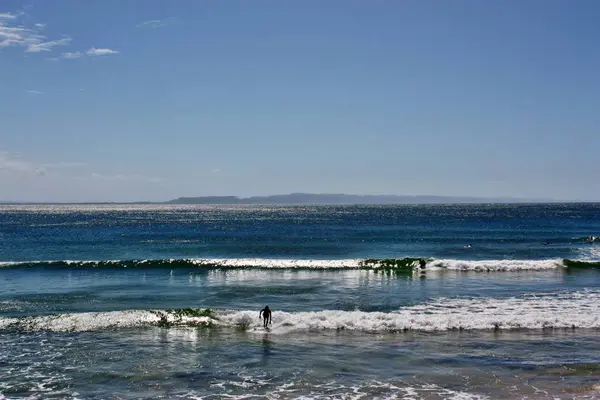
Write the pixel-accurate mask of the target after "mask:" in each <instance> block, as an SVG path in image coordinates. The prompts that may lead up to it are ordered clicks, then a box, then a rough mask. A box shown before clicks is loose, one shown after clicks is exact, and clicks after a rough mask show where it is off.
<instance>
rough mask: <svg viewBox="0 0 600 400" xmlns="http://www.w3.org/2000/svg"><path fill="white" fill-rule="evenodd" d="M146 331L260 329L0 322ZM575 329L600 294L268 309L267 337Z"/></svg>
mask: <svg viewBox="0 0 600 400" xmlns="http://www.w3.org/2000/svg"><path fill="white" fill-rule="evenodd" d="M151 326H155V327H163V328H170V327H177V326H191V327H203V328H208V329H237V330H244V331H249V332H259V333H260V332H264V330H263V328H262V326H261V321H260V320H259V319H258V311H256V310H208V309H179V310H124V311H108V312H94V313H66V314H56V315H50V316H32V317H22V318H3V317H0V331H30V332H31V331H33V332H36V331H53V332H80V331H96V330H104V329H118V328H140V327H151ZM578 328H581V329H598V328H600V291H597V290H596V291H592V290H583V291H577V292H563V293H558V294H529V295H522V296H518V297H511V298H505V299H495V298H438V299H435V300H432V301H428V302H425V303H422V304H417V305H412V306H407V307H402V308H400V309H399V310H397V311H394V312H364V311H339V310H322V311H314V312H282V311H277V310H274V313H273V321H272V325H271V326H270V332H271V333H273V334H286V333H295V332H300V333H303V332H304V333H306V332H318V331H332V330H333V331H342V330H348V331H359V332H368V333H385V332H408V331H423V332H443V331H455V330H516V329H578Z"/></svg>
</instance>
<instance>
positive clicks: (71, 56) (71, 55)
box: [60, 51, 83, 60]
mask: <svg viewBox="0 0 600 400" xmlns="http://www.w3.org/2000/svg"><path fill="white" fill-rule="evenodd" d="M82 55H83V53H82V52H80V51H76V52H74V53H69V52H67V53H62V54H61V55H60V58H66V59H68V60H73V59H75V58H79V57H81V56H82Z"/></svg>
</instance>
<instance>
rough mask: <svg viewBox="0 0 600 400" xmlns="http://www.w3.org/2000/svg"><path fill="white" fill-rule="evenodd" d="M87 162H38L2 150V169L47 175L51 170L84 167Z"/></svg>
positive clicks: (0, 163) (0, 164) (0, 154)
mask: <svg viewBox="0 0 600 400" xmlns="http://www.w3.org/2000/svg"><path fill="white" fill-rule="evenodd" d="M85 165H86V164H84V163H78V162H58V163H38V162H35V161H31V160H28V159H26V158H25V157H23V156H22V155H20V154H18V153H10V152H7V151H0V171H5V172H13V173H21V174H23V173H25V174H35V175H45V174H46V173H48V172H49V171H50V170H57V169H65V168H77V167H83V166H85Z"/></svg>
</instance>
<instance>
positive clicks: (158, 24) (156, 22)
mask: <svg viewBox="0 0 600 400" xmlns="http://www.w3.org/2000/svg"><path fill="white" fill-rule="evenodd" d="M177 21H178V20H177V18H165V19H151V20H149V21H144V22H141V23H139V24H137V25H136V26H135V27H136V28H162V27H165V26H167V25H172V24H174V23H176V22H177Z"/></svg>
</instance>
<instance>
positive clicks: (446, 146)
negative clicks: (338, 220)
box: [0, 0, 600, 201]
mask: <svg viewBox="0 0 600 400" xmlns="http://www.w3.org/2000/svg"><path fill="white" fill-rule="evenodd" d="M0 7H1V8H0V75H1V77H2V79H1V80H0V200H21V201H134V200H167V199H170V198H174V197H179V196H202V195H241V196H249V195H263V194H276V193H289V192H316V193H340V192H344V193H357V194H438V195H474V196H486V197H487V196H515V197H545V198H548V197H549V198H555V199H580V200H600V178H599V171H600V169H599V165H600V162H599V160H600V156H599V154H600V153H599V150H600V139H599V138H598V135H599V134H600V131H599V127H600V46H599V45H598V43H599V39H600V24H599V23H598V21H600V3H598V2H597V1H593V0H579V1H576V2H572V1H566V0H565V1H555V0H529V1H509V0H502V1H475V0H473V1H466V0H462V1H426V0H418V1H417V0H406V1H391V0H390V1H335V0H332V1H325V2H324V1H312V0H310V1H297V2H287V1H286V2H282V1H195V0H180V1H166V0H164V1H163V0H161V1H158V0H143V1H142V0H139V1H127V2H124V1H117V0H89V1H62V0H57V1H52V2H50V1H46V0H44V1H42V0H39V1H13V0H4V1H2V2H1V3H0Z"/></svg>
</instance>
